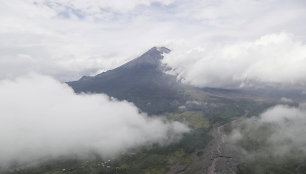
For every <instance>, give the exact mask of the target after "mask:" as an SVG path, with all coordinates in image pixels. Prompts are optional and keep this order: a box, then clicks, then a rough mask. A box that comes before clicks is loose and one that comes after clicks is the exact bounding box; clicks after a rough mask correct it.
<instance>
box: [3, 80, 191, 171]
mask: <svg viewBox="0 0 306 174" xmlns="http://www.w3.org/2000/svg"><path fill="white" fill-rule="evenodd" d="M0 98H1V100H0V137H1V141H0V147H1V148H0V154H1V156H0V167H5V166H8V165H10V164H11V163H12V162H14V163H17V164H25V163H26V164H27V163H31V162H37V161H38V160H41V159H44V158H47V159H50V158H51V159H52V158H57V157H60V156H68V155H77V156H78V157H86V156H87V155H88V154H90V153H96V154H99V155H101V157H104V158H106V157H113V156H116V155H119V154H121V153H124V152H126V151H127V150H129V149H131V148H136V147H140V146H145V145H150V144H154V143H157V144H160V145H166V144H168V143H171V142H175V141H177V140H178V139H179V138H180V137H181V135H182V134H183V133H185V132H188V128H187V127H186V126H185V125H183V124H181V123H179V122H166V121H164V120H162V119H159V118H149V117H147V115H146V114H140V113H139V112H138V109H137V108H136V107H135V106H134V105H133V104H131V103H128V102H125V101H116V100H114V99H110V98H109V97H108V96H105V95H102V94H101V95H85V94H81V95H76V94H75V93H74V92H73V90H72V89H71V88H70V87H68V86H67V85H65V84H61V83H60V82H58V81H56V80H54V79H52V78H50V77H46V76H41V75H29V76H26V77H22V78H17V79H15V80H2V81H0Z"/></svg>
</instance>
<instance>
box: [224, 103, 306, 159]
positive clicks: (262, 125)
mask: <svg viewBox="0 0 306 174" xmlns="http://www.w3.org/2000/svg"><path fill="white" fill-rule="evenodd" d="M305 125H306V107H305V105H300V106H299V107H291V106H287V105H278V106H275V107H273V108H270V109H268V110H267V111H266V112H264V113H262V114H261V115H260V116H259V117H253V118H249V119H246V120H244V121H242V122H241V123H240V124H239V125H238V127H236V128H235V129H234V130H233V131H232V133H231V134H230V136H229V138H228V142H229V143H230V144H231V145H233V147H234V149H236V150H237V152H239V153H240V155H242V156H243V157H245V158H247V159H248V160H256V159H257V160H258V159H264V160H281V159H289V160H290V159H299V158H305V157H306V131H305ZM236 126H237V125H236Z"/></svg>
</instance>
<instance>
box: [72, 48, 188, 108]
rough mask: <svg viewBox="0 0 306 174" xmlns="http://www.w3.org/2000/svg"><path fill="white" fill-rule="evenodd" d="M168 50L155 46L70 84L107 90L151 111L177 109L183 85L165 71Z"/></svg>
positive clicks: (93, 90) (78, 88)
mask: <svg viewBox="0 0 306 174" xmlns="http://www.w3.org/2000/svg"><path fill="white" fill-rule="evenodd" d="M169 52H170V50H169V49H168V48H165V47H153V48H151V49H150V50H149V51H147V52H146V53H144V54H143V55H141V56H140V57H138V58H136V59H134V60H132V61H130V62H128V63H126V64H124V65H122V66H120V67H118V68H115V69H113V70H109V71H107V72H104V73H101V74H98V75H96V76H94V77H90V76H84V77H82V78H81V79H80V80H78V81H73V82H68V83H67V84H68V85H70V86H71V87H72V88H73V89H74V91H75V92H77V93H80V92H85V93H105V94H107V95H109V96H112V97H115V98H117V99H119V100H128V101H130V102H133V103H134V104H135V105H136V106H137V107H139V108H140V109H141V110H142V111H145V112H148V113H149V114H159V113H162V112H170V111H174V110H176V109H177V107H178V106H179V105H180V103H182V102H183V95H182V91H183V87H182V85H181V84H180V83H179V82H177V80H176V77H175V76H173V75H169V74H166V73H164V71H165V70H166V69H167V67H166V66H165V65H163V64H162V63H161V60H162V59H163V54H167V53H169Z"/></svg>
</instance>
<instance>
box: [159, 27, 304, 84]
mask: <svg viewBox="0 0 306 174" xmlns="http://www.w3.org/2000/svg"><path fill="white" fill-rule="evenodd" d="M172 47H173V52H171V53H170V54H169V55H166V58H165V60H164V62H165V63H167V64H168V65H170V66H171V67H173V68H174V69H175V72H176V73H178V74H179V76H180V77H181V78H183V79H184V81H185V82H186V83H190V84H192V85H196V86H200V87H204V86H209V87H227V88H232V87H239V86H240V87H252V86H259V85H261V86H265V85H280V86H284V87H305V85H306V81H305V80H306V45H305V44H304V43H302V42H300V41H298V40H296V39H294V38H293V36H291V35H289V34H287V33H279V34H270V35H265V36H262V37H260V38H259V39H256V40H255V41H252V42H239V43H236V42H234V43H229V44H222V45H209V44H206V45H204V46H202V47H199V46H196V45H195V44H190V43H188V42H187V43H185V42H182V44H177V43H175V44H172ZM280 86H278V87H280Z"/></svg>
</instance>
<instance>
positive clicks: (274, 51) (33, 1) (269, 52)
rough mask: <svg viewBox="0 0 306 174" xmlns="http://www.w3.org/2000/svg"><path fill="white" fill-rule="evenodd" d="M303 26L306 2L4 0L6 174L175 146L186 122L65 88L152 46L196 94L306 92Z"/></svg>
mask: <svg viewBox="0 0 306 174" xmlns="http://www.w3.org/2000/svg"><path fill="white" fill-rule="evenodd" d="M305 19H306V2H305V0H86V1H84V0H0V98H1V100H0V136H1V137H2V138H3V139H4V141H1V142H0V146H1V149H0V153H1V157H0V167H1V166H5V165H7V164H9V163H10V162H12V161H16V160H17V162H20V163H23V162H33V161H37V160H40V159H41V158H45V157H46V156H48V157H50V156H51V157H55V158H56V157H58V156H62V155H69V154H76V155H78V156H84V155H85V156H86V154H87V155H88V152H91V151H94V152H96V153H98V154H100V155H101V156H114V155H117V154H120V153H121V152H126V151H127V150H129V149H130V148H134V147H139V146H145V145H148V144H152V143H159V144H167V143H171V142H172V140H173V141H174V140H177V139H179V138H180V137H181V136H182V134H183V133H185V132H187V131H189V129H188V128H187V127H186V126H185V125H183V124H181V123H177V122H165V121H164V120H162V119H160V118H156V119H151V118H148V117H147V116H146V114H140V113H139V112H138V109H137V108H136V107H135V106H134V105H133V104H131V103H127V102H125V101H116V100H113V99H109V98H108V97H107V96H105V95H85V94H82V95H76V94H74V93H73V91H72V89H71V88H70V87H68V86H67V85H65V84H63V83H60V82H66V81H71V80H77V79H79V78H80V77H81V76H83V75H95V74H97V73H99V72H103V71H106V70H109V69H112V68H115V67H117V66H119V65H121V64H123V63H125V62H127V61H129V60H131V59H133V58H135V57H137V56H139V55H140V54H142V53H144V52H145V51H147V50H148V49H150V48H151V47H153V46H166V47H168V48H170V49H172V52H171V53H170V54H169V55H166V56H165V59H164V60H163V62H164V63H166V64H168V65H169V66H171V67H172V68H173V70H172V73H175V74H177V75H178V77H179V78H180V79H182V81H183V82H185V83H189V84H192V85H195V86H199V87H204V86H208V87H222V88H239V87H253V86H258V85H270V84H274V85H275V84H276V85H277V86H284V87H302V88H305V87H306V43H305V42H306V23H305ZM29 74H30V75H29ZM59 81H60V82H59ZM303 112H304V110H303ZM110 125H111V126H110ZM54 127H56V129H54ZM118 128H120V129H118ZM21 130H22V131H21ZM76 135H77V136H76ZM93 135H94V136H93ZM127 135H128V137H129V139H126V137H127ZM16 142H18V143H16ZM123 144H124V145H123ZM38 151H39V152H38Z"/></svg>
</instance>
